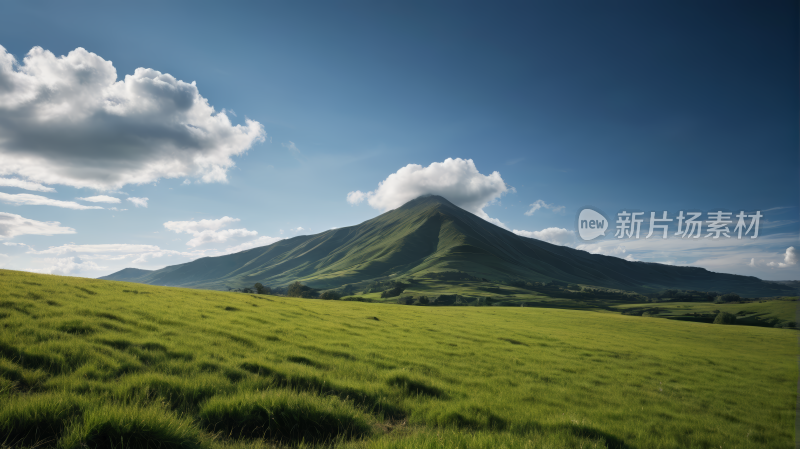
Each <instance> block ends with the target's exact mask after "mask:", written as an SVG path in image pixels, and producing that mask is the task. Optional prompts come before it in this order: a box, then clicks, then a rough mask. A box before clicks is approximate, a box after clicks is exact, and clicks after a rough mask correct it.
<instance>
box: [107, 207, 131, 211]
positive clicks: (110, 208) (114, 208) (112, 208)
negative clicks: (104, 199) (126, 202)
mask: <svg viewBox="0 0 800 449" xmlns="http://www.w3.org/2000/svg"><path fill="white" fill-rule="evenodd" d="M108 210H115V211H117V212H124V211H126V210H128V209H117V208H116V207H109V208H108Z"/></svg>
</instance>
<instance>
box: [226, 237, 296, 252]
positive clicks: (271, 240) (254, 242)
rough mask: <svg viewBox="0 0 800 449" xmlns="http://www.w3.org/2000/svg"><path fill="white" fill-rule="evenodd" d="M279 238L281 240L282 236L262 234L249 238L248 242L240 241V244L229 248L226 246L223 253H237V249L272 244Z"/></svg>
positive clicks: (241, 249) (242, 249)
mask: <svg viewBox="0 0 800 449" xmlns="http://www.w3.org/2000/svg"><path fill="white" fill-rule="evenodd" d="M280 240H283V238H282V237H269V236H266V235H262V236H261V237H259V238H257V239H255V240H250V241H249V242H245V243H242V244H240V245H236V246H231V247H229V248H226V249H225V251H224V253H225V254H233V253H238V252H239V251H244V250H247V249H252V248H258V247H260V246H267V245H272V244H273V243H275V242H278V241H280Z"/></svg>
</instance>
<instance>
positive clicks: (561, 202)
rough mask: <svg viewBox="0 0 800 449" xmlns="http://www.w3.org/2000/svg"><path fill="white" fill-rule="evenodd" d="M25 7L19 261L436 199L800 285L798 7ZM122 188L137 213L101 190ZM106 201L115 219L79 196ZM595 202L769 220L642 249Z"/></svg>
mask: <svg viewBox="0 0 800 449" xmlns="http://www.w3.org/2000/svg"><path fill="white" fill-rule="evenodd" d="M0 10H2V14H0V46H2V47H3V48H4V49H5V51H4V52H3V53H2V55H0V56H3V57H4V58H5V61H6V68H5V69H4V70H5V72H3V71H2V70H0V178H2V179H6V180H8V179H11V180H15V181H5V182H3V181H0V184H3V183H4V184H5V185H0V213H5V214H6V215H3V216H2V217H0V218H3V217H5V218H4V219H5V222H3V221H2V220H0V254H2V256H0V267H2V268H7V269H20V270H33V271H41V272H50V273H55V274H69V275H78V276H87V277H96V276H102V275H105V274H109V273H111V272H114V271H117V270H119V269H121V268H124V267H128V266H135V267H139V268H147V269H153V268H161V267H163V266H165V265H171V264H175V263H182V262H186V261H188V260H192V259H193V258H196V257H200V256H203V255H218V254H224V253H226V252H230V251H233V250H236V249H240V248H246V247H248V246H253V245H259V244H266V243H269V242H272V241H275V239H278V238H286V237H291V236H294V235H299V234H310V233H317V232H322V231H325V230H327V229H330V228H333V227H343V226H349V225H354V224H357V223H360V222H362V221H364V220H367V219H369V218H372V217H374V216H376V215H378V214H379V213H381V212H382V211H384V210H387V209H389V208H392V207H396V206H397V205H398V204H401V203H402V201H403V200H404V199H405V198H406V197H408V196H409V195H411V194H412V193H425V192H432V193H442V194H445V196H448V198H449V199H451V201H454V202H456V203H457V204H459V205H461V206H462V207H465V208H466V209H468V210H471V211H472V212H475V213H477V214H479V215H482V216H484V217H485V218H487V219H490V220H493V221H494V222H496V223H499V224H502V225H503V226H505V227H507V228H508V229H509V230H512V231H517V232H518V233H521V234H522V235H528V236H534V237H537V238H542V239H545V240H548V241H551V242H555V243H559V244H566V245H569V246H572V247H580V248H582V249H585V250H589V251H593V252H600V253H604V254H612V255H616V256H619V257H627V258H629V259H632V260H641V261H648V262H662V263H673V264H679V265H698V266H703V267H706V268H709V269H711V270H714V271H723V272H731V273H737V274H746V275H754V276H759V277H762V278H765V279H798V278H800V273H798V268H797V267H798V265H797V261H796V260H797V257H796V255H795V254H794V252H793V251H789V252H787V250H788V248H790V247H791V248H794V247H797V246H798V241H797V236H798V231H799V230H800V229H799V225H798V218H799V217H798V212H799V211H798V204H799V201H798V200H799V199H798V184H799V183H798V181H800V179H798V178H800V172H799V171H798V168H800V160H799V158H800V154H799V153H798V121H799V120H798V119H799V117H798V110H800V108H798V97H799V95H798V94H799V92H798V85H797V74H798V58H797V54H798V24H797V17H798V11H797V5H796V3H794V2H775V3H773V4H769V5H766V4H754V3H745V2H742V3H737V2H724V3H722V2H706V3H697V2H669V3H667V2H662V3H661V4H654V3H653V2H648V4H643V3H642V2H558V3H556V2H548V3H547V4H545V3H544V2H542V3H540V4H535V5H530V4H522V3H504V4H502V5H491V6H490V5H489V4H488V3H462V2H458V3H456V2H404V3H402V4H400V3H397V4H389V3H378V2H335V3H334V2H326V3H322V2H320V3H316V4H315V3H307V4H302V5H299V4H295V3H289V2H273V3H265V2H253V3H245V2H235V3H224V4H223V3H220V2H216V3H210V2H207V3H200V2H169V3H166V4H165V3H148V2H135V3H130V2H129V3H119V2H117V3H112V2H102V3H101V2H78V3H69V4H67V3H65V2H37V3H31V2H16V1H14V2H7V1H6V2H2V3H0ZM35 47H39V48H41V50H38V51H37V50H33V51H32V49H35ZM79 48H82V49H85V50H81V51H78V50H76V49H79ZM29 52H32V53H29ZM48 52H49V53H48ZM71 52H72V53H71ZM26 55H29V58H30V59H29V61H28V62H26V60H25V58H26ZM62 56H65V57H66V58H63V59H62V58H61V57H62ZM11 57H13V58H15V63H11V62H9V61H10V59H9V58H11ZM138 68H143V69H151V70H150V71H146V70H142V71H139V72H136V70H137V69H138ZM112 69H113V70H112ZM70 70H71V71H70ZM109 70H111V71H109ZM155 71H157V72H160V74H156V72H155ZM3 73H4V75H3ZM109 73H111V74H112V75H114V74H115V76H116V78H109V76H111V75H109ZM135 73H136V74H138V75H135ZM166 74H169V75H171V77H167V78H165V76H166ZM23 75H24V76H23ZM126 76H131V81H130V82H127V81H125V80H126V78H125V77H126ZM4 80H6V81H7V82H5V84H4V82H3V81H4ZM8 80H12V81H13V82H12V81H8ZM14 80H16V81H14ZM114 82H124V83H121V84H119V85H117V86H116V87H114ZM181 82H183V83H181ZM192 82H194V83H195V86H194V87H190V86H191V83H192ZM148 83H149V84H148ZM187 83H188V84H187ZM135 86H138V87H137V88H134V87H135ZM159 86H160V87H159ZM136 89H143V90H136ZM3 95H5V96H3ZM187 99H188V100H187ZM203 99H205V101H207V104H208V106H206V107H204V106H203V104H204V103H203ZM186 101H190V103H191V104H192V105H193V106H191V108H189V109H181V108H182V107H183V106H186V104H188V103H185V102H186ZM117 102H118V103H117ZM182 102H183V103H182ZM167 103H169V104H168V105H167ZM176 105H178V106H176ZM181 105H183V106H181ZM210 107H213V108H214V110H213V113H210V112H209V111H210ZM123 109H124V110H123ZM223 109H224V110H225V112H224V113H221V111H222V110H223ZM223 117H227V119H223ZM226 120H227V121H229V123H228V122H227V121H226ZM193 133H194V134H193ZM448 159H450V161H448ZM470 160H471V161H472V162H471V163H468V162H466V161H470ZM409 164H416V165H417V166H418V167H411V168H406V169H404V167H407V166H408V165H409ZM432 164H433V165H432ZM495 172H496V173H497V175H493V173H495ZM393 174H396V175H394V177H392V175H393ZM178 175H180V176H178ZM498 179H500V181H498ZM443 180H444V181H443ZM447 180H450V181H447ZM22 181H28V182H32V183H38V184H39V187H31V186H32V185H30V184H29V185H24V184H21V182H22ZM381 182H384V185H383V187H382V188H381V189H379V183H381ZM20 186H27V189H25V188H20ZM467 186H472V187H471V188H468V187H467ZM31 188H34V189H39V190H30V189H31ZM52 190H55V191H52ZM351 192H361V193H362V194H363V195H362V196H360V197H359V198H362V201H361V202H358V203H356V204H353V203H355V199H356V197H352V199H353V201H351V202H348V194H349V193H351ZM369 192H374V193H373V194H372V195H371V196H370V194H369ZM31 195H33V196H35V197H32V196H31ZM100 195H105V196H109V197H112V198H116V199H118V200H119V201H120V202H119V203H107V202H91V201H87V200H78V199H76V198H91V197H96V196H100ZM42 198H44V199H42ZM130 198H147V201H146V207H145V206H144V203H143V202H142V201H139V205H138V207H137V205H136V204H135V203H134V202H133V201H130V200H129V199H130ZM48 199H49V200H59V201H67V202H72V203H74V204H78V205H79V206H74V205H69V204H68V205H66V206H67V207H64V206H65V204H61V203H52V202H51V201H48ZM95 199H96V200H97V198H95ZM537 201H541V202H539V203H537ZM43 203H45V204H43ZM47 204H50V205H47ZM53 204H55V205H53ZM533 204H539V205H540V206H542V205H544V206H542V207H539V208H538V209H537V210H535V211H534V212H533V213H531V214H529V215H526V214H525V212H527V211H529V210H531V208H532V206H531V205H533ZM87 206H88V207H102V208H103V209H83V210H75V209H70V208H69V207H73V208H74V207H81V208H83V207H87ZM547 206H549V207H547ZM584 206H591V207H593V208H596V209H597V210H600V211H603V212H604V213H605V214H606V216H607V218H609V219H610V220H611V221H614V220H615V219H616V214H617V213H618V212H620V211H622V210H628V211H631V210H636V211H643V212H646V213H647V215H648V216H649V212H650V211H657V212H658V213H659V214H660V213H661V211H668V212H669V216H670V217H675V216H677V213H678V212H679V211H681V210H684V211H688V210H694V211H701V212H703V213H704V215H705V214H706V213H707V212H711V211H716V210H725V211H729V212H733V213H734V215H735V214H736V213H738V212H739V211H740V210H744V211H747V212H750V213H752V212H755V211H762V214H764V218H762V222H761V228H760V233H759V237H758V238H757V239H743V240H741V241H740V240H738V239H722V240H713V239H701V240H697V241H686V240H685V239H684V240H681V239H680V238H669V239H666V240H663V241H655V240H653V239H650V240H645V239H640V240H637V241H634V240H625V241H619V240H617V239H614V238H613V229H612V232H610V233H609V234H608V235H607V236H606V237H605V238H601V239H599V240H593V241H592V242H588V243H587V242H581V241H579V239H578V238H577V237H576V236H575V235H574V231H575V227H576V217H577V213H578V211H579V210H580V209H581V208H582V207H584ZM112 207H115V208H117V209H118V210H110V208H112ZM119 209H127V210H124V211H123V210H119ZM224 217H227V218H224ZM201 220H206V221H201ZM53 222H59V223H60V224H59V225H55V224H53ZM169 222H171V223H172V224H170V225H165V223H169ZM3 223H6V224H5V225H3ZM48 223H49V224H48ZM299 228H302V229H299ZM731 229H733V226H731ZM582 245H583V246H582Z"/></svg>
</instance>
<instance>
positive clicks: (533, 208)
mask: <svg viewBox="0 0 800 449" xmlns="http://www.w3.org/2000/svg"><path fill="white" fill-rule="evenodd" d="M529 207H530V209H528V211H527V212H525V215H527V216H529V217H530V216H531V215H533V213H534V212H536V211H537V210H539V209H550V210H551V211H553V212H563V211H564V206H556V205H554V204H547V203H545V202H544V201H543V200H536V201H535V202H533V204H530V205H529Z"/></svg>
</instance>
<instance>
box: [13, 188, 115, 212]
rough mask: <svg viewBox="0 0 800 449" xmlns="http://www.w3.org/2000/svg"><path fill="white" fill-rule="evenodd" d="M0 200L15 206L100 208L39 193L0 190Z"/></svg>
mask: <svg viewBox="0 0 800 449" xmlns="http://www.w3.org/2000/svg"><path fill="white" fill-rule="evenodd" d="M0 201H2V202H4V203H6V204H13V205H15V206H20V205H27V206H55V207H63V208H65V209H74V210H86V209H102V207H101V206H84V205H83V204H78V203H76V202H74V201H60V200H54V199H51V198H47V197H44V196H41V195H33V194H31V193H16V194H10V193H3V192H0Z"/></svg>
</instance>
